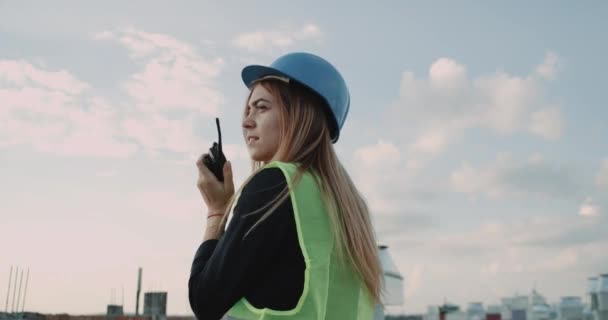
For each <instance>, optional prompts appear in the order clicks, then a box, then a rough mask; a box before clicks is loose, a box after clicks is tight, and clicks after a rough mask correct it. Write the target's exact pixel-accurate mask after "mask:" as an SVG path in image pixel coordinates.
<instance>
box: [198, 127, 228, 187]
mask: <svg viewBox="0 0 608 320" xmlns="http://www.w3.org/2000/svg"><path fill="white" fill-rule="evenodd" d="M215 123H216V125H217V135H218V139H219V143H217V142H214V143H213V146H212V147H211V148H209V154H207V155H206V156H205V157H203V163H204V164H205V166H207V168H209V170H211V172H213V174H214V175H215V177H216V178H217V179H218V180H219V181H222V182H223V181H224V164H225V163H226V157H225V156H224V153H223V152H222V131H221V130H220V119H219V118H215Z"/></svg>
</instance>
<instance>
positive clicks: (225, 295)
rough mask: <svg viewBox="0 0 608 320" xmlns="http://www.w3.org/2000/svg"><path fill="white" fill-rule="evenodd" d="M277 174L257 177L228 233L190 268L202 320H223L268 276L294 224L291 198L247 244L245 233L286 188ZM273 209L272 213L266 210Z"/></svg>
mask: <svg viewBox="0 0 608 320" xmlns="http://www.w3.org/2000/svg"><path fill="white" fill-rule="evenodd" d="M286 185H287V182H286V180H285V176H284V175H283V173H282V171H281V170H280V169H278V168H267V169H263V170H262V171H260V172H258V173H257V174H256V175H255V176H254V177H253V178H252V179H251V180H250V181H249V183H248V184H247V185H246V186H245V188H244V189H243V190H242V192H241V195H240V197H239V199H238V201H237V204H236V206H235V207H234V211H233V217H232V220H231V221H230V223H229V225H228V228H227V229H226V231H225V232H224V234H223V235H222V236H221V237H220V239H219V240H207V241H205V242H204V243H202V244H201V245H200V247H199V248H198V250H197V252H196V254H195V256H194V261H193V263H192V269H191V272H190V279H189V281H188V298H189V300H190V306H191V308H192V310H193V311H194V314H195V316H196V317H197V318H198V319H199V320H213V319H220V318H221V317H222V316H223V315H224V314H225V313H226V312H227V311H228V310H229V309H230V308H231V307H232V306H233V305H234V304H235V303H236V302H237V301H238V300H239V299H241V298H242V297H243V296H245V294H246V293H247V292H249V290H252V289H253V288H254V283H255V279H256V278H259V277H260V276H261V275H263V274H264V272H265V270H266V269H267V266H268V265H269V264H271V263H272V261H273V260H274V259H273V258H274V257H275V256H276V255H278V254H280V252H278V251H279V248H280V247H279V245H280V244H281V243H282V241H283V239H285V237H286V232H285V230H287V228H286V226H287V224H288V223H293V222H292V220H293V207H292V204H291V200H290V198H289V197H288V198H287V199H286V200H285V201H284V202H283V203H282V204H281V205H280V206H279V207H278V208H277V210H276V211H274V212H273V213H272V214H271V215H270V216H269V217H268V218H267V219H265V220H264V221H262V222H261V223H260V224H258V225H257V226H256V227H255V229H253V231H251V232H250V233H249V234H248V235H247V237H246V238H244V236H245V233H247V231H249V229H250V228H251V227H252V226H253V225H254V224H255V223H256V222H257V221H258V220H259V218H260V217H261V216H262V215H263V214H264V212H265V211H266V210H262V211H261V212H259V213H255V214H252V215H247V214H248V213H251V212H253V211H255V210H257V209H260V208H263V207H265V206H266V205H267V204H268V203H269V202H270V201H273V200H274V199H275V198H276V197H277V196H278V195H279V193H280V192H281V191H282V190H283V189H284V188H285V187H286ZM268 208H269V207H268Z"/></svg>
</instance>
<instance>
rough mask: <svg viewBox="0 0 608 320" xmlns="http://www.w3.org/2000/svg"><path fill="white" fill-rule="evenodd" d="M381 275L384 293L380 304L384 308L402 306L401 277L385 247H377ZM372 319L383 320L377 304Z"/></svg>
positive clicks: (382, 310)
mask: <svg viewBox="0 0 608 320" xmlns="http://www.w3.org/2000/svg"><path fill="white" fill-rule="evenodd" d="M378 254H379V256H380V263H381V264H382V273H383V274H384V291H383V295H382V304H383V305H384V307H386V306H403V276H401V272H399V269H398V268H397V265H395V262H394V261H393V258H392V257H391V255H390V253H389V252H388V247H387V246H378ZM374 319H384V308H383V307H382V305H380V304H378V305H377V306H376V309H375V311H374Z"/></svg>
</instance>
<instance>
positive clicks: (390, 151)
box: [355, 140, 401, 167]
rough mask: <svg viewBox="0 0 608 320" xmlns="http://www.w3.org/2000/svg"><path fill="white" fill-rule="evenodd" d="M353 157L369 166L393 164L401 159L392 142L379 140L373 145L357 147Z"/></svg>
mask: <svg viewBox="0 0 608 320" xmlns="http://www.w3.org/2000/svg"><path fill="white" fill-rule="evenodd" d="M355 159H356V161H361V162H362V163H363V164H364V165H365V166H370V167H373V166H384V165H395V164H397V163H398V162H399V161H400V160H401V152H400V151H399V148H398V147H397V146H395V145H394V144H393V143H391V142H387V141H384V140H380V141H378V143H377V144H375V145H372V146H365V147H361V148H359V149H357V150H356V151H355Z"/></svg>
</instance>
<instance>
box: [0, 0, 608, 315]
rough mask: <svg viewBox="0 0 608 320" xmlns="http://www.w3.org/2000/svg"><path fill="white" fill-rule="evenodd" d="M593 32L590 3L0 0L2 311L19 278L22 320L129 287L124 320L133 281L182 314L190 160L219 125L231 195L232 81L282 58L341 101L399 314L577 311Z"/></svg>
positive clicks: (596, 116) (104, 299) (94, 306)
mask: <svg viewBox="0 0 608 320" xmlns="http://www.w3.org/2000/svg"><path fill="white" fill-rule="evenodd" d="M606 16H608V4H607V3H606V2H604V1H588V2H585V3H572V2H566V1H564V2H554V1H535V2H534V3H530V2H524V1H521V2H510V3H509V4H504V3H494V4H488V3H483V4H481V3H480V2H468V1H462V2H458V3H457V4H456V3H453V2H429V1H426V2H424V3H422V2H418V3H415V2H407V3H403V2H400V1H385V2H382V4H380V3H377V2H374V3H373V4H372V3H368V4H366V5H365V6H357V5H354V4H352V2H348V3H347V2H346V1H344V2H342V3H341V4H331V3H329V2H327V1H306V2H305V4H298V5H297V6H294V5H293V3H292V2H290V1H258V2H256V3H255V4H254V3H253V2H241V3H240V4H238V5H237V4H235V3H222V4H218V2H202V1H181V2H172V3H171V4H169V2H164V3H162V4H161V3H159V2H150V1H130V2H128V3H125V2H122V1H103V2H102V1H98V2H95V3H92V2H87V3H86V4H83V3H82V2H79V1H55V2H52V3H50V2H49V3H47V2H44V3H42V2H33V1H0V217H1V219H0V221H1V224H0V301H2V302H5V299H6V298H5V297H6V296H5V294H6V289H7V284H8V277H9V271H10V268H11V265H14V266H20V267H21V268H27V267H29V268H30V279H29V287H28V292H27V302H26V309H27V310H32V311H39V312H47V313H59V312H69V313H100V312H105V305H106V304H107V303H110V302H112V298H114V299H113V300H114V302H118V303H120V302H121V300H122V299H121V296H122V295H121V292H122V288H124V293H125V296H124V302H125V311H126V312H134V309H135V301H134V300H135V287H136V276H137V268H138V267H140V266H141V267H143V282H144V284H143V289H144V291H149V290H165V291H168V293H169V298H168V311H169V313H170V314H188V313H189V312H190V309H189V305H188V302H187V278H188V273H189V268H190V264H191V260H192V257H193V254H194V252H195V250H196V248H197V247H198V245H199V244H200V242H201V240H202V237H203V230H204V223H205V222H204V215H205V206H204V203H203V200H202V198H201V196H200V194H199V193H198V190H197V188H196V179H197V168H196V166H195V160H196V158H197V157H198V156H199V155H200V154H201V153H203V152H205V151H206V150H207V149H208V147H209V146H210V144H211V142H212V141H213V140H214V139H215V127H214V122H213V118H214V117H215V116H220V117H221V120H222V126H223V129H224V130H223V131H224V141H225V143H226V153H227V156H228V158H229V159H230V160H232V162H233V164H234V171H235V176H236V183H237V184H240V183H241V182H242V181H243V180H244V178H245V177H246V176H247V175H248V174H249V171H248V168H249V166H248V161H247V159H248V157H247V152H246V149H245V148H244V143H243V141H242V139H241V136H240V119H239V113H240V111H241V108H242V107H243V104H244V101H245V98H246V94H247V91H246V88H245V87H244V86H243V85H242V83H241V80H240V70H241V69H242V68H243V66H245V65H247V64H250V63H261V64H267V63H270V62H272V60H273V59H274V58H276V57H277V56H279V55H280V54H283V53H286V52H289V51H308V52H313V53H316V54H319V55H321V56H324V57H326V58H327V59H328V60H330V61H331V62H333V63H334V64H335V65H336V66H337V67H338V68H339V69H340V70H341V71H342V73H343V75H344V77H345V78H346V81H347V83H348V85H349V87H350V90H351V96H352V104H351V113H350V116H349V118H348V120H347V124H346V126H345V128H344V130H343V132H342V134H341V139H340V141H339V142H338V144H337V145H336V148H337V150H338V153H339V156H340V157H341V160H342V161H343V163H344V164H345V166H346V167H347V168H348V169H349V171H350V173H351V175H352V176H353V178H354V179H355V181H356V183H357V184H358V186H359V187H360V189H361V191H362V192H363V193H364V195H365V197H366V199H367V200H368V202H369V204H370V206H371V208H372V214H373V220H374V224H375V228H376V231H377V234H378V238H379V240H380V242H381V243H382V244H386V245H388V246H389V247H390V249H391V253H392V255H393V258H394V260H395V262H396V264H397V265H398V267H399V269H400V271H401V272H402V274H403V275H404V277H405V279H406V283H405V286H404V292H405V301H404V307H403V308H402V309H401V310H402V311H404V312H407V313H415V312H424V311H425V310H426V307H427V305H432V304H439V303H442V302H443V301H444V299H447V300H448V301H451V302H454V303H458V304H461V305H466V304H467V303H468V302H471V301H482V302H484V303H485V304H493V303H497V302H499V301H500V300H499V299H500V298H501V297H504V296H510V295H513V294H515V293H520V294H526V293H529V292H531V290H532V289H533V288H534V287H536V288H537V289H538V290H539V291H540V292H541V293H542V294H544V295H545V296H546V297H547V298H548V299H549V301H550V302H556V301H558V300H559V298H560V297H561V296H565V295H579V296H584V294H585V286H586V279H587V277H589V276H592V275H597V274H599V273H605V272H608V255H606V254H603V255H602V254H601V253H602V252H608V228H606V225H607V224H606V222H608V217H607V216H608V139H606V137H607V136H608V106H607V105H606V101H607V99H606V97H605V94H606V92H608V85H607V82H606V79H605V75H606V74H607V73H608V62H607V61H606V57H607V56H608V45H607V42H606V41H605V40H601V39H602V38H603V37H604V36H605V34H604V33H605V30H608V22H607V21H608V20H606V19H605V18H606ZM112 292H114V294H112ZM2 307H4V306H2ZM2 310H4V309H3V308H2ZM9 310H10V306H9Z"/></svg>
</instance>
